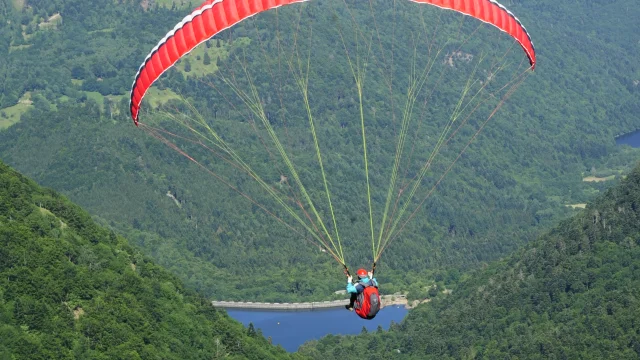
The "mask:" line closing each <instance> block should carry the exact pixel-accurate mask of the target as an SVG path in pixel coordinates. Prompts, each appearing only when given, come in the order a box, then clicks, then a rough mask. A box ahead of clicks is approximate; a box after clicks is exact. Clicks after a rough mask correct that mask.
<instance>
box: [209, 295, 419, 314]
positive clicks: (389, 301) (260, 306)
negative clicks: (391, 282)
mask: <svg viewBox="0 0 640 360" xmlns="http://www.w3.org/2000/svg"><path fill="white" fill-rule="evenodd" d="M380 300H381V302H382V308H384V307H385V306H393V305H395V306H400V305H402V306H404V307H405V309H411V308H413V307H415V306H416V305H418V304H419V303H420V301H417V300H416V301H413V302H411V303H409V302H408V301H407V297H406V295H401V294H395V295H382V296H380ZM348 304H349V299H342V300H333V301H313V302H299V303H268V302H251V301H211V305H213V306H214V307H219V308H225V309H243V310H272V311H300V310H305V311H307V310H316V309H317V310H319V309H335V308H341V307H345V305H348Z"/></svg>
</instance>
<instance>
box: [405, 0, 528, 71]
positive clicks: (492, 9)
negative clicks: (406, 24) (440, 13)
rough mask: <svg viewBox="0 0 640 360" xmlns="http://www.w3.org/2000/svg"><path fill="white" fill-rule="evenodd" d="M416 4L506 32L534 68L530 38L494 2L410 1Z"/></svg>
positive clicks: (525, 31) (465, 0)
mask: <svg viewBox="0 0 640 360" xmlns="http://www.w3.org/2000/svg"><path fill="white" fill-rule="evenodd" d="M410 1H412V2H415V3H418V4H431V5H434V6H437V7H440V8H443V9H449V10H454V11H457V12H459V13H462V14H465V15H469V16H471V17H474V18H476V19H478V20H480V21H483V22H485V23H487V24H491V25H493V26H495V27H497V28H498V29H500V30H502V31H504V32H506V33H507V34H509V35H510V36H511V37H513V38H514V39H515V40H516V41H517V42H518V43H519V44H520V46H522V49H523V50H524V52H525V53H526V54H527V57H528V58H529V64H530V65H531V70H534V69H535V67H536V50H535V48H534V47H533V42H532V41H531V36H529V33H528V32H527V29H525V28H524V26H523V25H522V23H521V22H520V20H518V18H517V17H516V16H515V15H513V13H512V12H511V11H509V10H507V8H505V7H504V6H502V5H501V4H500V3H498V2H497V1H495V0H410Z"/></svg>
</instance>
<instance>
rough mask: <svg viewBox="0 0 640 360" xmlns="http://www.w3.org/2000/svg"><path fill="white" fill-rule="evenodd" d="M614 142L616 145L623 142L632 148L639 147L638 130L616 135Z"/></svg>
mask: <svg viewBox="0 0 640 360" xmlns="http://www.w3.org/2000/svg"><path fill="white" fill-rule="evenodd" d="M616 144H618V145H623V144H624V145H629V146H631V147H634V148H640V130H637V131H634V132H631V133H628V134H624V135H622V136H620V137H617V138H616Z"/></svg>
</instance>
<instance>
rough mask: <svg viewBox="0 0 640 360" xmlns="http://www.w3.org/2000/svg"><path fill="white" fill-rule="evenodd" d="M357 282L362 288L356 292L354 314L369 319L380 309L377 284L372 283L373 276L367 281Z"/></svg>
mask: <svg viewBox="0 0 640 360" xmlns="http://www.w3.org/2000/svg"><path fill="white" fill-rule="evenodd" d="M358 284H360V285H361V286H363V287H364V290H363V291H362V292H361V293H360V294H358V297H357V298H356V301H355V306H354V309H355V311H356V314H358V316H360V317H361V318H363V319H367V320H371V319H373V318H374V317H376V315H377V314H378V311H380V294H379V293H378V286H377V284H374V281H373V278H371V279H370V280H369V282H367V283H363V282H360V281H358Z"/></svg>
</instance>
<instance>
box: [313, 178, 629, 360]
mask: <svg viewBox="0 0 640 360" xmlns="http://www.w3.org/2000/svg"><path fill="white" fill-rule="evenodd" d="M638 319H640V167H637V168H636V169H635V170H634V171H633V172H632V173H631V174H630V175H629V176H628V177H627V178H626V179H625V180H623V181H622V183H621V184H620V185H618V186H616V187H614V188H612V189H610V190H609V191H607V192H606V193H605V194H604V195H602V196H600V197H599V198H598V199H597V200H595V201H593V202H592V203H590V204H589V205H588V206H587V208H586V209H585V210H584V211H582V212H581V213H580V214H578V215H576V216H574V217H573V218H571V219H569V220H565V221H563V222H562V223H560V224H559V225H558V226H556V227H554V228H553V229H552V230H551V231H549V232H548V233H546V234H544V235H543V236H541V237H540V238H539V239H538V240H536V241H534V242H532V243H530V244H529V245H527V246H526V247H524V248H523V249H521V250H519V251H517V252H516V253H514V254H512V255H510V256H509V257H507V258H506V259H505V260H503V261H499V262H497V263H494V264H491V265H489V266H488V267H487V268H485V269H482V270H478V271H477V272H476V273H475V274H472V275H471V276H469V277H468V278H466V279H465V280H464V281H462V282H461V283H460V285H459V287H458V289H457V291H455V292H454V293H453V294H451V295H449V296H445V295H442V294H440V295H438V296H437V297H436V298H435V299H434V300H433V301H431V302H430V303H428V304H424V305H421V306H419V307H418V308H416V309H415V310H413V311H411V312H410V313H409V316H408V318H407V319H406V320H405V321H404V322H403V323H402V324H401V325H398V326H394V327H392V330H391V331H390V332H388V333H386V332H385V333H375V334H373V333H371V334H367V335H360V336H355V337H354V336H352V337H346V338H338V337H334V336H330V337H327V338H324V339H323V340H321V341H320V342H318V343H313V344H309V345H308V346H307V347H306V348H305V349H304V350H303V351H302V352H303V353H305V354H310V355H312V356H314V357H315V358H318V359H322V358H327V357H335V358H340V357H343V356H348V355H349V354H353V353H354V352H355V353H358V354H360V355H361V356H363V357H366V358H373V359H376V358H379V359H388V358H414V359H449V358H451V359H460V358H464V359H466V358H469V359H476V358H483V359H484V358H520V359H549V358H555V359H637V358H638V357H639V356H640V323H639V322H638Z"/></svg>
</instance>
